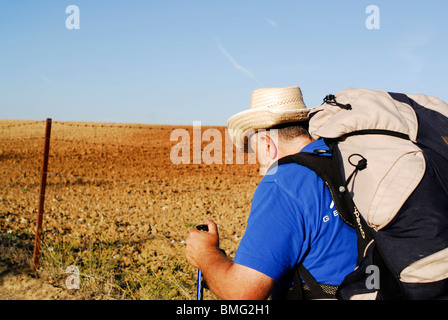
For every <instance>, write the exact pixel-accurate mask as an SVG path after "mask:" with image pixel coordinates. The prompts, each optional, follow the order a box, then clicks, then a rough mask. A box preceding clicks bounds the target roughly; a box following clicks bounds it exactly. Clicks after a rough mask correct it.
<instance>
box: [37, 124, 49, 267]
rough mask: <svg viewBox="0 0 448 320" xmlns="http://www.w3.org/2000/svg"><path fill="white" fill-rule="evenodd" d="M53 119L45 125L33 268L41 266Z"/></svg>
mask: <svg viewBox="0 0 448 320" xmlns="http://www.w3.org/2000/svg"><path fill="white" fill-rule="evenodd" d="M50 135H51V119H47V123H46V127H45V147H44V157H43V161H42V173H41V179H40V196H39V210H38V213H37V227H36V238H35V241H34V255H33V269H34V270H37V268H38V266H39V254H40V243H41V238H42V222H43V215H44V203H45V188H46V186H47V169H48V154H49V152H50Z"/></svg>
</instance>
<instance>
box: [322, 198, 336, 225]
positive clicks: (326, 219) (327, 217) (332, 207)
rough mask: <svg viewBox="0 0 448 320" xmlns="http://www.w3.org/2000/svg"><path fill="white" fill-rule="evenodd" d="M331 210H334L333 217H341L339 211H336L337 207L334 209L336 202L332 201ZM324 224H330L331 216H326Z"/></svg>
mask: <svg viewBox="0 0 448 320" xmlns="http://www.w3.org/2000/svg"><path fill="white" fill-rule="evenodd" d="M330 209H331V210H333V209H334V210H333V216H335V217H337V216H338V215H339V213H338V210H336V209H335V207H334V201H331V204H330ZM323 220H324V222H328V221H330V216H329V215H326V216H324V219H323Z"/></svg>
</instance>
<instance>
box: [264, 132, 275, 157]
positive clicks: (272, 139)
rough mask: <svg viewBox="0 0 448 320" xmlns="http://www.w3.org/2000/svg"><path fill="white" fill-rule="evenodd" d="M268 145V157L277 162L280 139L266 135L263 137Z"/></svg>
mask: <svg viewBox="0 0 448 320" xmlns="http://www.w3.org/2000/svg"><path fill="white" fill-rule="evenodd" d="M262 137H263V138H264V139H265V143H266V157H267V158H268V159H271V160H275V161H277V156H278V139H276V137H275V136H273V135H268V134H265V135H263V136H262Z"/></svg>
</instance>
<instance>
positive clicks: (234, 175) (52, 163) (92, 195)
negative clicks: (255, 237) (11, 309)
mask: <svg viewBox="0 0 448 320" xmlns="http://www.w3.org/2000/svg"><path fill="white" fill-rule="evenodd" d="M175 129H185V130H187V131H188V133H189V135H190V137H193V131H192V126H185V127H182V126H176V127H174V126H161V125H137V124H112V123H79V122H59V121H53V123H52V133H51V140H50V141H51V142H50V158H49V167H48V178H47V189H46V201H45V212H44V222H43V244H42V254H41V259H40V261H41V263H40V268H39V274H40V276H41V277H45V279H49V280H50V281H52V283H53V284H54V285H56V286H58V287H59V288H61V289H63V291H64V292H65V291H66V292H69V293H71V294H73V295H74V296H76V297H80V298H92V299H95V298H131V299H195V287H194V286H195V281H196V270H193V269H192V268H191V267H190V266H188V264H187V263H186V261H185V255H184V246H185V244H184V239H185V238H186V236H187V235H188V232H189V230H190V229H191V228H192V227H194V226H195V225H197V224H201V223H203V222H205V220H207V219H212V220H214V221H215V222H217V223H218V225H219V227H220V229H219V231H220V236H221V246H222V248H223V249H224V250H225V251H226V252H227V254H228V255H229V256H231V257H232V256H233V255H234V253H235V250H236V248H237V245H238V243H239V240H240V239H241V236H242V235H243V233H244V229H245V225H246V220H247V217H248V214H249V209H250V201H251V198H252V194H253V192H254V190H255V188H256V186H257V184H258V182H259V181H260V179H261V177H260V175H259V174H258V171H257V168H256V166H255V165H249V164H247V162H248V161H247V159H246V161H245V164H235V162H236V161H235V154H236V153H235V151H234V152H233V159H234V160H233V163H234V164H216V163H214V164H206V163H204V161H202V162H201V163H200V164H182V163H181V164H173V163H172V161H171V159H170V152H171V150H172V148H173V147H174V146H176V145H177V144H178V143H179V140H178V139H176V140H175V141H171V140H170V137H171V133H172V132H173V130H175ZM207 129H210V127H202V132H204V131H205V130H207ZM216 129H218V130H219V132H220V133H221V135H222V143H221V146H222V148H221V149H218V148H215V149H214V151H213V152H214V153H213V154H214V155H219V156H220V155H221V154H222V159H223V160H222V162H223V163H224V157H225V153H224V148H225V146H224V144H225V143H224V142H225V134H226V133H225V128H223V127H216ZM44 134H45V122H44V121H9V120H2V121H0V233H1V241H2V245H3V247H7V248H8V250H10V251H11V250H12V249H14V248H18V249H21V250H22V251H23V250H24V251H25V252H26V254H27V255H32V248H33V243H34V234H35V231H36V216H37V209H38V199H39V185H40V175H41V173H40V170H41V167H42V153H43V146H44ZM205 140H207V139H204V141H202V144H201V150H208V151H210V150H209V149H210V146H211V145H210V144H211V142H210V141H208V140H207V141H205ZM212 140H213V139H212ZM213 141H214V142H215V143H216V142H217V141H216V140H213ZM218 142H219V141H218ZM183 143H186V144H189V145H190V146H191V148H190V149H191V154H190V156H191V157H190V158H191V162H192V161H193V144H192V141H183ZM207 146H208V148H209V149H207ZM215 146H216V145H215ZM11 257H13V255H12V256H11V255H10V256H9V258H8V259H9V260H8V265H9V266H10V267H11V268H13V267H14V262H13V261H11V259H12V260H13V258H11ZM2 259H3V261H5V259H6V258H2ZM30 262H31V261H30ZM69 266H76V267H77V268H78V269H79V272H80V273H79V279H80V285H79V289H77V288H74V289H73V288H71V289H69V288H68V287H67V282H66V281H67V278H68V276H69V275H70V274H68V273H67V274H66V273H65V271H66V270H67V267H69ZM0 277H1V275H0ZM205 298H206V299H207V298H209V299H213V298H214V297H213V296H212V295H211V294H210V293H208V292H206V294H205Z"/></svg>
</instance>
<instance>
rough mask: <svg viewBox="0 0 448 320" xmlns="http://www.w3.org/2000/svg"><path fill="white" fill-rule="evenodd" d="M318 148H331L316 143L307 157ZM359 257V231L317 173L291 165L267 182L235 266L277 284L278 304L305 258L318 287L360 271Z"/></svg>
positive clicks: (258, 194) (261, 186)
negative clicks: (345, 217)
mask: <svg viewBox="0 0 448 320" xmlns="http://www.w3.org/2000/svg"><path fill="white" fill-rule="evenodd" d="M316 149H324V150H328V146H327V145H326V144H325V142H324V141H323V140H316V141H313V142H312V143H310V144H308V145H307V146H306V147H305V148H303V150H302V152H313V151H314V150H316ZM328 155H329V154H328V153H327V154H323V155H322V156H328ZM273 172H275V173H273ZM304 257H305V258H304ZM357 257H358V253H357V242H356V232H355V230H354V229H353V228H351V227H349V226H348V225H346V224H345V223H344V222H343V221H342V219H341V218H340V217H339V215H338V212H337V210H336V208H335V207H334V203H333V200H332V197H331V194H330V191H329V190H328V188H327V186H326V185H325V183H324V181H323V180H322V179H321V178H319V177H318V176H317V175H316V173H314V172H313V171H312V170H310V169H308V168H306V167H304V166H301V165H298V164H296V163H290V164H285V165H281V166H278V167H275V168H274V169H271V171H270V172H268V174H267V175H266V176H264V177H263V179H262V180H261V182H260V184H259V185H258V187H257V190H256V191H255V194H254V196H253V199H252V205H251V212H250V216H249V219H248V222H247V228H246V232H245V234H244V236H243V238H242V239H241V243H240V245H239V247H238V250H237V252H236V254H235V259H234V261H235V263H238V264H240V265H244V266H247V267H249V268H252V269H255V270H257V271H259V272H261V273H263V274H265V275H267V276H269V277H270V278H272V279H274V280H275V281H276V283H277V285H276V289H275V290H274V292H273V294H272V296H271V298H272V299H276V297H279V296H278V294H280V292H282V291H283V290H284V289H285V288H287V287H289V286H290V284H291V281H292V271H293V269H294V267H295V266H296V265H297V263H298V262H300V261H302V259H303V258H304V260H303V265H304V266H305V268H306V269H307V270H308V271H309V272H310V273H311V274H312V275H313V277H314V278H315V279H316V281H317V282H319V283H325V284H331V285H339V284H341V282H342V281H343V280H344V278H345V276H346V275H347V274H349V273H350V272H352V271H353V270H354V269H355V267H356V260H357Z"/></svg>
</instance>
